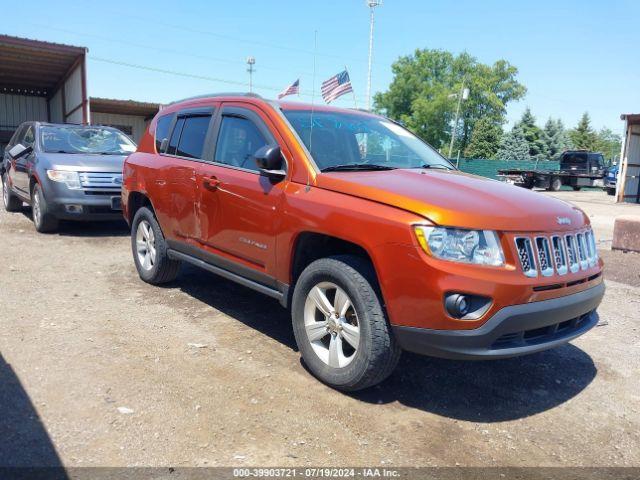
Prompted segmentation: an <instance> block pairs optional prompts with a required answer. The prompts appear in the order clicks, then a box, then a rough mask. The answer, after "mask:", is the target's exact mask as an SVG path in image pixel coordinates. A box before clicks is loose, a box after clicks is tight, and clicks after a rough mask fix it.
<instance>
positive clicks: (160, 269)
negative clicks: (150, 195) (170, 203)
mask: <svg viewBox="0 0 640 480" xmlns="http://www.w3.org/2000/svg"><path fill="white" fill-rule="evenodd" d="M131 250H132V253H133V261H134V262H135V264H136V269H137V270H138V275H140V278H141V279H142V280H143V281H145V282H147V283H150V284H152V285H161V284H163V283H168V282H171V281H173V280H175V278H176V277H177V276H178V273H179V271H180V265H181V262H180V261H178V260H172V259H170V258H169V257H168V255H167V242H166V241H165V239H164V235H163V234H162V230H161V229H160V225H159V224H158V221H157V220H156V217H155V215H154V214H153V212H152V211H151V210H150V209H148V208H147V207H142V208H140V209H139V210H138V211H137V212H136V214H135V216H134V217H133V222H132V223H131Z"/></svg>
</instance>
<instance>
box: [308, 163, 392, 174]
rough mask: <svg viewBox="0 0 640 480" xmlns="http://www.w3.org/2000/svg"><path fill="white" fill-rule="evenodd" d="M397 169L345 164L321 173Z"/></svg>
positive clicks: (369, 164)
mask: <svg viewBox="0 0 640 480" xmlns="http://www.w3.org/2000/svg"><path fill="white" fill-rule="evenodd" d="M395 168H396V167H390V166H388V165H376V164H374V163H345V164H344V165H331V166H329V167H325V168H323V169H321V170H320V171H321V172H341V171H342V172H348V171H358V170H360V171H366V170H394V169H395Z"/></svg>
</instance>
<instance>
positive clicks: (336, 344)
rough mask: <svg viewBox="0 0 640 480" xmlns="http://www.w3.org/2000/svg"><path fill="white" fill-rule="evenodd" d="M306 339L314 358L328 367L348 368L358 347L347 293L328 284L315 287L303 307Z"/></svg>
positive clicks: (355, 319) (355, 317)
mask: <svg viewBox="0 0 640 480" xmlns="http://www.w3.org/2000/svg"><path fill="white" fill-rule="evenodd" d="M304 326H305V330H306V333H307V339H308V341H309V343H310V344H311V347H312V348H313V351H314V352H315V353H316V355H317V356H318V358H320V360H322V361H323V362H324V363H325V364H326V365H328V366H330V367H332V368H343V367H346V366H347V365H349V364H350V363H351V362H352V361H353V359H354V358H355V356H356V353H357V351H358V347H359V345H360V323H359V322H358V315H357V314H356V311H355V308H354V306H353V302H352V301H351V299H350V298H349V296H348V295H347V293H346V292H345V291H344V290H343V289H341V288H340V287H338V286H337V285H336V284H334V283H331V282H321V283H318V284H317V285H315V286H314V287H313V288H312V289H311V290H310V291H309V293H308V294H307V299H306V301H305V307H304Z"/></svg>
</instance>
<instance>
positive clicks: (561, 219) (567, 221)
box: [556, 217, 571, 225]
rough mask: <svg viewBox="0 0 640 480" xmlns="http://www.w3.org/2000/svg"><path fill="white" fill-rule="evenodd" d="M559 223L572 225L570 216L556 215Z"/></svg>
mask: <svg viewBox="0 0 640 480" xmlns="http://www.w3.org/2000/svg"><path fill="white" fill-rule="evenodd" d="M556 222H557V223H558V225H571V219H570V218H569V217H556Z"/></svg>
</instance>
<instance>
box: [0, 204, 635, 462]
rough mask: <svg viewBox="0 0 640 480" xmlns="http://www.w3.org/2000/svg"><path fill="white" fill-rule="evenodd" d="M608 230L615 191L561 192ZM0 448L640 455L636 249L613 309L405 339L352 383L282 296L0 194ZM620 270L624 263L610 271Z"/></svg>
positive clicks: (376, 458) (291, 454)
mask: <svg viewBox="0 0 640 480" xmlns="http://www.w3.org/2000/svg"><path fill="white" fill-rule="evenodd" d="M554 195H555V196H557V197H560V198H563V199H566V200H569V201H575V202H576V203H577V204H578V205H579V206H580V207H582V208H584V209H585V210H586V211H587V212H588V213H589V215H590V216H591V218H592V221H593V223H594V225H595V227H596V230H597V233H598V236H599V237H600V239H601V247H602V248H603V249H608V248H609V247H608V246H609V245H610V240H611V232H612V226H613V218H614V216H615V215H619V214H623V213H630V212H637V213H639V214H640V207H638V206H629V205H626V206H617V205H614V204H613V202H612V200H611V197H607V196H606V195H604V194H603V193H601V192H578V193H574V192H558V193H557V194H554ZM0 245H1V246H2V248H1V250H0V465H3V466H7V465H61V464H62V465H65V466H88V465H92V466H95V465H101V466H127V465H129V466H131V465H153V466H160V465H164V466H166V465H172V466H201V465H227V466H229V465H278V466H293V465H296V466H303V465H372V464H373V465H383V464H384V465H391V466H402V465H406V466H409V465H410V466H414V465H424V466H433V465H437V466H452V465H465V466H467V465H468V466H481V465H482V466H484V465H487V466H506V465H509V466H511V465H531V466H534V465H545V466H567V465H589V466H623V465H625V466H630V465H633V466H640V387H639V385H640V383H639V382H638V378H639V377H640V324H639V322H638V308H639V307H640V282H639V281H638V272H640V255H633V254H626V255H625V254H622V253H616V252H605V251H603V255H604V256H605V257H606V258H607V260H609V262H610V265H611V268H609V270H608V272H607V277H608V281H607V284H608V291H607V294H606V296H605V300H604V303H603V305H602V307H601V309H600V317H601V326H599V327H597V328H595V329H594V330H593V331H591V332H590V333H589V334H587V335H586V336H584V337H582V338H580V339H578V340H577V341H575V342H574V343H573V344H571V345H567V346H565V347H562V348H559V349H556V350H553V351H549V352H545V353H541V354H537V355H533V356H529V357H525V358H519V359H511V360H501V361H495V362H489V363H462V362H454V361H444V360H437V359H430V358H426V357H419V356H415V355H404V357H403V359H402V361H401V363H400V366H399V368H398V370H397V371H396V373H395V374H394V375H393V376H392V377H391V378H390V379H389V380H387V381H386V382H385V383H384V384H382V385H381V386H379V387H377V388H374V389H371V390H369V391H366V392H364V393H359V394H355V395H345V394H343V393H339V392H336V391H333V390H331V389H329V388H327V387H325V386H323V385H322V384H320V383H319V382H317V381H316V380H314V379H313V378H312V377H311V376H310V375H309V374H308V373H307V372H306V371H305V369H304V367H303V365H302V364H301V362H300V359H299V355H298V353H297V352H296V350H295V344H294V340H293V335H292V333H291V329H290V323H289V318H288V314H287V312H286V311H284V310H282V309H281V308H280V307H279V305H278V303H277V302H276V301H274V300H271V299H268V298H266V297H263V296H261V295H259V294H256V293H254V292H252V291H250V290H247V289H244V288H242V287H239V286H236V285H234V284H231V283H229V282H227V281H224V280H221V279H219V278H217V277H214V276H212V275H209V274H207V273H204V272H201V271H198V270H195V269H193V268H185V269H184V270H183V272H182V274H181V276H180V277H179V279H178V280H177V281H176V282H175V283H174V284H172V285H170V286H169V287H167V288H157V287H151V286H149V285H146V284H144V283H142V282H141V281H140V280H139V279H138V277H137V275H136V273H135V270H134V267H133V262H132V260H131V254H130V249H129V237H128V232H127V230H126V227H124V226H121V225H117V224H116V225H113V224H112V225H68V226H66V227H64V229H63V231H62V232H61V233H59V234H56V235H39V234H36V233H35V231H34V229H33V226H32V224H31V222H30V219H29V217H28V212H25V214H7V213H5V212H2V213H0ZM612 279H613V280H612Z"/></svg>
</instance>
